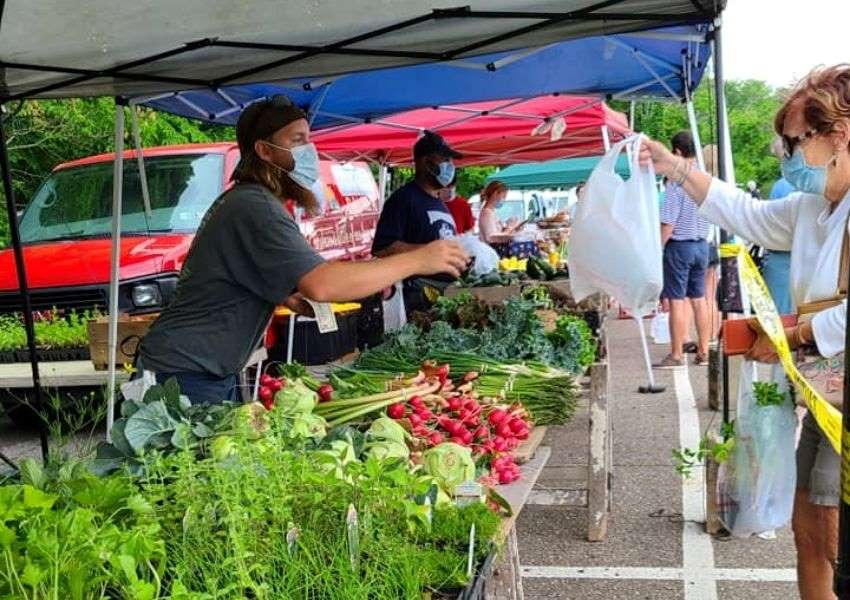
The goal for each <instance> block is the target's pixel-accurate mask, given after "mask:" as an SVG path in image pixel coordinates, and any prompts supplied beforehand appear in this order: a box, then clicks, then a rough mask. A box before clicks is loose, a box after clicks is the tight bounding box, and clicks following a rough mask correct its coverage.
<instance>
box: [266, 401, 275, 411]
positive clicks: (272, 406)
mask: <svg viewBox="0 0 850 600" xmlns="http://www.w3.org/2000/svg"><path fill="white" fill-rule="evenodd" d="M263 408H265V409H266V410H271V409H272V408H274V401H273V400H268V401H266V400H263Z"/></svg>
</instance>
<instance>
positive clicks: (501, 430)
mask: <svg viewBox="0 0 850 600" xmlns="http://www.w3.org/2000/svg"><path fill="white" fill-rule="evenodd" d="M496 433H498V434H499V435H500V436H502V437H503V438H505V439H507V438H510V437H513V435H514V432H513V431H511V428H510V426H509V425H508V424H507V423H506V422H504V421H503V422H502V423H500V424H499V426H498V427H496Z"/></svg>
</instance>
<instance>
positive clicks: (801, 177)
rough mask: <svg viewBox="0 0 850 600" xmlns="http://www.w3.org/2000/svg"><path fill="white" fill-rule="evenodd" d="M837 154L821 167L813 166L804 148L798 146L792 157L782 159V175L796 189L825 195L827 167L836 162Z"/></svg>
mask: <svg viewBox="0 0 850 600" xmlns="http://www.w3.org/2000/svg"><path fill="white" fill-rule="evenodd" d="M837 159H838V155H837V154H833V155H832V158H830V159H829V161H827V163H826V164H825V165H823V166H821V167H813V166H812V165H810V164H809V163H808V162H806V156H805V155H804V154H803V149H802V148H800V147H799V146H797V148H795V149H794V153H793V154H791V157H790V158H783V159H782V176H783V177H784V178H785V180H786V181H787V182H788V183H790V184H791V185H792V186H793V187H794V189H796V190H797V191H800V192H804V193H806V194H818V195H820V196H823V194H824V192H825V191H826V179H827V167H828V166H829V164H830V163H832V164H835V161H836V160H837Z"/></svg>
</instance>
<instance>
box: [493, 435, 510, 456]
mask: <svg viewBox="0 0 850 600" xmlns="http://www.w3.org/2000/svg"><path fill="white" fill-rule="evenodd" d="M493 449H494V450H496V452H505V451H507V449H508V442H507V440H505V438H503V437H501V436H499V437H496V438H494V439H493Z"/></svg>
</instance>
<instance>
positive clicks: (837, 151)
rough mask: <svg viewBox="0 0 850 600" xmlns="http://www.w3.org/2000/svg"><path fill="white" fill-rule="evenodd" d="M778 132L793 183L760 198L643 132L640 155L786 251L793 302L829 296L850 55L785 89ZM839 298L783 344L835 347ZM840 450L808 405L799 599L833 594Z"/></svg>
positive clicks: (801, 472) (763, 350)
mask: <svg viewBox="0 0 850 600" xmlns="http://www.w3.org/2000/svg"><path fill="white" fill-rule="evenodd" d="M774 127H775V129H776V133H777V134H779V135H780V136H782V143H783V153H782V172H783V175H784V176H785V179H787V180H788V183H790V184H791V185H792V186H794V188H795V189H796V190H797V191H796V192H795V193H792V194H790V195H789V196H787V197H785V198H782V199H780V200H772V201H770V202H759V201H757V200H753V199H752V198H751V197H750V195H749V194H747V193H745V192H743V191H741V190H738V189H736V188H735V187H734V186H731V185H729V184H726V183H724V182H722V181H719V180H717V179H712V178H711V177H710V176H708V175H706V174H705V173H701V172H699V171H698V170H696V169H693V168H692V167H691V166H690V165H689V164H688V163H686V162H685V161H684V160H683V159H682V158H680V157H677V156H674V155H673V154H671V153H670V152H669V151H668V150H667V148H665V147H664V145H663V144H660V143H658V142H655V141H651V140H647V141H645V142H644V146H643V149H642V150H641V157H640V158H641V162H643V163H647V162H652V163H653V164H654V166H655V171H656V173H659V174H660V175H662V176H667V177H670V178H671V179H674V180H676V181H680V182H681V184H682V188H683V189H684V190H685V192H687V194H688V195H689V196H690V197H691V198H693V199H694V201H695V202H696V203H697V205H699V206H700V214H701V215H702V216H704V217H705V218H707V219H709V220H710V221H712V222H713V223H715V224H717V225H720V226H721V227H723V228H724V229H726V230H728V231H730V232H732V233H734V234H736V235H740V236H741V237H743V238H745V239H748V240H753V241H755V242H756V243H758V244H760V245H761V246H763V247H765V248H769V249H771V250H782V251H786V252H788V251H790V252H791V268H790V283H791V293H792V295H793V300H794V303H795V305H796V306H797V308H798V310H799V309H800V307H801V305H802V304H809V303H815V302H818V301H822V300H826V299H830V298H834V297H835V294H836V288H837V284H838V281H839V265H840V262H841V248H842V245H843V244H844V240H845V238H846V236H847V225H848V214H850V64H840V65H836V66H833V67H829V68H823V67H821V68H817V69H814V70H813V71H812V72H811V73H809V75H807V76H806V77H805V78H804V79H803V80H802V81H801V82H800V83H799V84H798V85H797V86H796V87H795V88H794V90H793V91H792V92H791V94H790V95H789V96H788V98H787V100H786V101H785V103H784V104H783V105H782V107H781V108H780V109H779V112H778V113H777V115H776V119H775V121H774ZM846 319H847V301H846V300H844V301H843V302H841V303H840V304H838V305H835V306H833V307H832V308H826V309H824V310H821V311H820V312H817V313H816V314H814V317H812V318H811V319H800V320H799V321H798V323H797V325H795V326H793V327H788V328H786V330H785V335H786V337H787V338H788V343H789V346H790V347H791V349H792V350H797V349H806V348H807V349H808V350H809V351H810V352H816V353H817V354H819V355H820V356H823V357H826V358H830V357H834V356H836V355H838V354H840V353H841V352H844V349H845V346H844V345H845V324H846ZM747 356H748V358H749V359H751V360H755V361H758V362H767V363H776V362H778V356H777V354H776V350H775V348H774V347H773V344H772V343H771V342H770V339H769V338H768V337H767V336H766V335H765V334H764V333H760V334H759V335H758V337H757V338H756V341H755V343H754V344H753V346H752V347H751V348H750V351H749V352H748V354H747ZM840 473H841V457H840V456H839V455H838V453H837V452H835V450H834V449H833V448H832V446H831V444H830V443H829V441H828V440H827V439H826V437H825V436H824V434H823V432H822V431H821V430H820V429H819V427H818V425H817V423H816V422H815V420H814V418H813V417H812V415H811V413H809V414H807V415H806V417H805V418H804V419H803V427H802V433H801V435H800V441H799V444H798V447H797V492H796V495H795V498H794V516H793V522H792V524H793V529H794V540H795V542H796V545H797V575H798V577H797V580H798V585H799V589H800V597H801V598H802V600H833V599H834V598H835V595H834V593H833V590H832V587H833V576H834V566H835V563H836V559H837V551H838V504H839V500H840V498H841V481H840V480H841V475H840Z"/></svg>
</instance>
